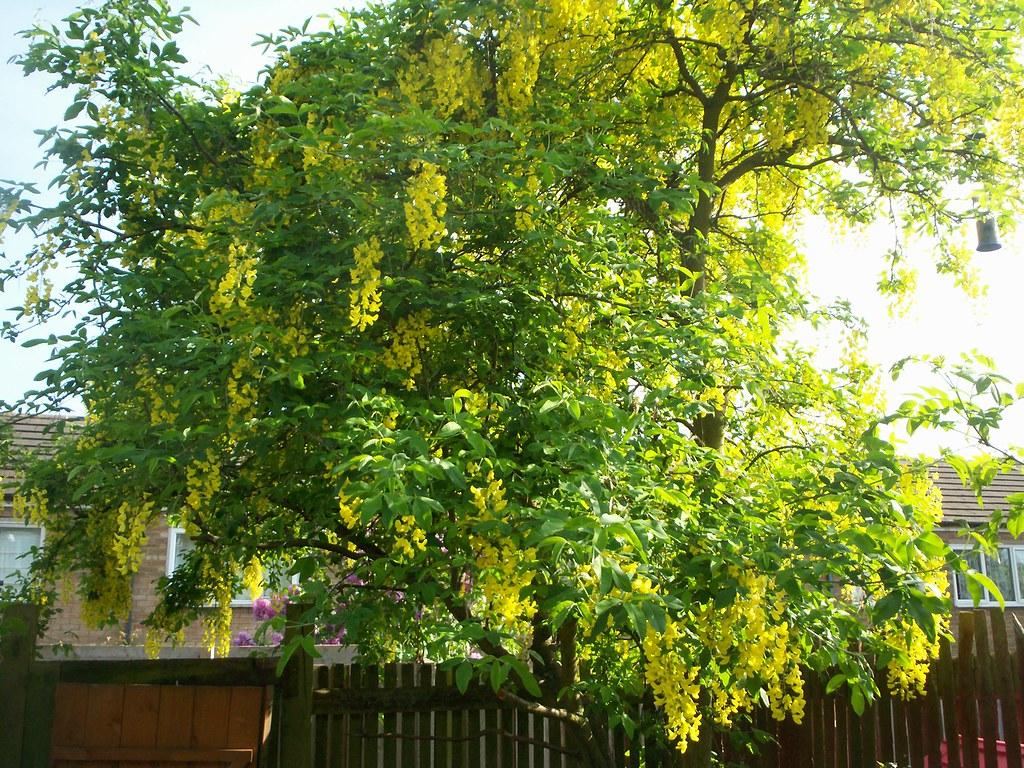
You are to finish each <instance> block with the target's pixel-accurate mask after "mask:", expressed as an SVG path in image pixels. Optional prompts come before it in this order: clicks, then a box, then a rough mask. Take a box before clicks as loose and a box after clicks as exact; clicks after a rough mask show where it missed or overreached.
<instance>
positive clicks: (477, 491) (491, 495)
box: [469, 470, 508, 517]
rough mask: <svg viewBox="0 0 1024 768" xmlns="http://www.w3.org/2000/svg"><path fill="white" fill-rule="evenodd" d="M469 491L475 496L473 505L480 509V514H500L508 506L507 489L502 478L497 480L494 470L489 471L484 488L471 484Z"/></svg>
mask: <svg viewBox="0 0 1024 768" xmlns="http://www.w3.org/2000/svg"><path fill="white" fill-rule="evenodd" d="M469 493H470V495H471V496H472V497H473V506H474V507H476V508H477V509H478V510H479V511H480V515H481V516H484V515H488V516H491V517H493V516H498V515H501V513H502V512H503V511H504V510H505V507H507V506H508V501H507V500H506V499H505V489H504V488H503V487H502V482H501V480H496V479H495V477H494V471H493V470H492V471H490V472H488V473H487V485H485V486H483V487H482V488H480V487H477V486H470V487H469Z"/></svg>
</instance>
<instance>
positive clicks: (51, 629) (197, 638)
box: [0, 509, 259, 658]
mask: <svg viewBox="0 0 1024 768" xmlns="http://www.w3.org/2000/svg"><path fill="white" fill-rule="evenodd" d="M0 518H7V519H11V516H10V510H9V509H6V510H2V511H0ZM19 522H21V521H19ZM170 530H171V529H170V528H169V527H168V526H167V524H166V523H164V522H161V523H159V524H154V525H152V526H150V528H149V530H148V531H147V532H146V544H145V545H144V547H143V550H142V560H141V563H140V565H139V572H138V573H137V574H136V575H135V584H134V589H133V591H132V608H131V614H130V616H129V620H128V621H127V622H126V623H125V624H124V625H123V626H121V627H107V628H104V629H93V628H91V627H88V626H86V625H85V624H84V623H83V622H82V619H81V599H80V598H79V597H78V594H77V592H76V591H75V589H74V577H73V576H72V577H70V578H69V579H68V585H67V587H66V588H63V589H61V594H60V595H59V598H58V601H57V608H58V613H57V614H56V615H55V616H54V617H53V619H52V620H51V621H50V624H49V626H48V627H47V630H46V633H45V634H44V635H43V637H42V639H41V640H40V641H39V645H40V647H42V646H52V645H55V644H68V645H70V646H71V647H72V648H74V646H110V647H111V649H112V651H113V649H114V647H117V646H123V645H142V644H143V642H144V641H145V638H146V628H145V627H144V626H142V625H141V622H142V620H143V619H144V618H146V616H148V615H149V614H150V612H152V610H153V608H154V607H156V602H157V597H156V582H157V579H159V578H160V577H161V576H163V575H164V574H165V573H166V572H167V539H168V536H169V534H170ZM232 610H233V613H234V621H233V622H232V626H231V633H232V636H234V635H235V634H237V633H238V632H241V631H246V632H249V633H253V632H255V630H256V628H257V626H258V625H259V622H257V621H256V620H255V619H253V617H252V609H251V608H250V607H249V606H239V607H236V608H233V609H232ZM202 640H203V625H202V622H201V621H200V622H196V623H195V624H193V625H192V626H190V627H189V628H188V629H187V630H186V632H185V645H186V646H200V645H202ZM91 657H92V658H96V655H95V652H91Z"/></svg>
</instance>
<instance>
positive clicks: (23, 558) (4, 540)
mask: <svg viewBox="0 0 1024 768" xmlns="http://www.w3.org/2000/svg"><path fill="white" fill-rule="evenodd" d="M42 543H43V529H42V528H40V527H39V526H37V525H25V524H24V523H20V522H16V521H13V520H11V521H7V520H4V521H3V522H0V586H16V585H17V584H18V583H19V582H20V578H19V577H18V572H19V571H21V572H22V573H23V572H25V571H27V570H28V567H29V566H30V565H31V564H32V559H31V554H30V553H31V551H32V547H38V546H40V545H41V544H42Z"/></svg>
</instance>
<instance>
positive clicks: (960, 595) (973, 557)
mask: <svg viewBox="0 0 1024 768" xmlns="http://www.w3.org/2000/svg"><path fill="white" fill-rule="evenodd" d="M959 555H960V557H962V558H963V559H964V560H966V561H967V566H968V567H969V568H972V569H974V570H975V571H980V570H981V555H979V554H978V553H977V552H962V551H961V552H960V553H959ZM956 599H957V600H963V601H965V602H971V593H970V592H968V591H967V579H965V578H964V575H963V574H962V573H958V574H956Z"/></svg>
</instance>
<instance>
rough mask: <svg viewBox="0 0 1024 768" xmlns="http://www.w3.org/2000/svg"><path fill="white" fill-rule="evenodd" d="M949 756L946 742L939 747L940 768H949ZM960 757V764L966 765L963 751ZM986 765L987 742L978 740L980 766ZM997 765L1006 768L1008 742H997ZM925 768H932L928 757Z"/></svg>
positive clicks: (1023, 749) (1022, 748) (1022, 747)
mask: <svg viewBox="0 0 1024 768" xmlns="http://www.w3.org/2000/svg"><path fill="white" fill-rule="evenodd" d="M1020 746H1021V750H1022V751H1024V744H1021V745H1020ZM947 755H948V752H947V744H946V742H942V744H941V745H940V746H939V760H940V762H941V765H940V766H939V768H949V757H948V756H947ZM960 755H961V759H960V764H961V765H964V764H965V763H964V760H963V752H962V751H961V752H960ZM984 764H985V740H984V739H978V765H984ZM996 764H997V765H998V767H999V768H1006V742H1005V741H997V742H996ZM924 768H930V766H929V765H928V758H927V757H925V759H924Z"/></svg>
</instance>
